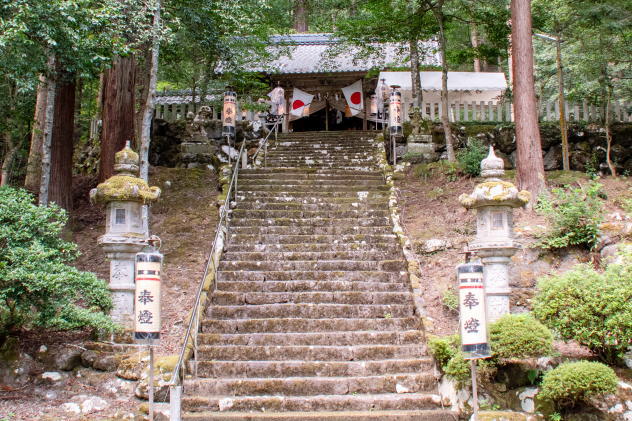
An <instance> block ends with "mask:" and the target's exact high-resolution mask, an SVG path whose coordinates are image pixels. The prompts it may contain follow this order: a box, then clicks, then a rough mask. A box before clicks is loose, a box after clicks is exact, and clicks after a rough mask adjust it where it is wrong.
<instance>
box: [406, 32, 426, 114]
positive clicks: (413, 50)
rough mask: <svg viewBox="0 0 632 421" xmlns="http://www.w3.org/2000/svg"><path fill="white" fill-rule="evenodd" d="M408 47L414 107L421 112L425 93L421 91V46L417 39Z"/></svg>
mask: <svg viewBox="0 0 632 421" xmlns="http://www.w3.org/2000/svg"><path fill="white" fill-rule="evenodd" d="M408 45H409V46H410V73H411V75H410V76H411V77H412V81H413V86H412V96H413V107H417V108H419V109H420V110H421V106H422V104H423V92H422V90H421V75H420V74H419V67H420V64H419V44H418V43H417V40H416V39H411V40H410V42H409V43H408Z"/></svg>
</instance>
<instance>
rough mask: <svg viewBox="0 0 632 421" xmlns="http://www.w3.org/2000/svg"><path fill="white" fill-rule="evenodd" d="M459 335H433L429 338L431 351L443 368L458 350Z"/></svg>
mask: <svg viewBox="0 0 632 421" xmlns="http://www.w3.org/2000/svg"><path fill="white" fill-rule="evenodd" d="M458 346H459V335H450V336H433V337H431V338H430V339H429V340H428V348H429V349H430V353H431V354H432V356H433V357H434V358H435V360H437V363H439V365H440V366H441V367H442V368H443V367H445V366H446V365H447V364H448V361H450V359H451V358H452V357H454V355H455V354H456V353H457V352H458Z"/></svg>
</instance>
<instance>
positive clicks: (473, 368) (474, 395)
mask: <svg viewBox="0 0 632 421" xmlns="http://www.w3.org/2000/svg"><path fill="white" fill-rule="evenodd" d="M470 368H471V371H472V409H473V410H474V416H473V417H472V421H478V384H477V379H476V360H470Z"/></svg>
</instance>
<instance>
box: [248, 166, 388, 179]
mask: <svg viewBox="0 0 632 421" xmlns="http://www.w3.org/2000/svg"><path fill="white" fill-rule="evenodd" d="M281 174H286V175H292V174H297V175H305V176H323V177H329V176H345V177H383V173H382V171H381V170H368V171H366V170H365V171H356V170H344V169H335V168H334V169H327V170H322V169H319V168H303V169H300V170H297V169H295V168H270V167H268V168H244V169H241V170H239V176H240V177H248V176H254V175H265V176H269V175H274V176H280V175H281Z"/></svg>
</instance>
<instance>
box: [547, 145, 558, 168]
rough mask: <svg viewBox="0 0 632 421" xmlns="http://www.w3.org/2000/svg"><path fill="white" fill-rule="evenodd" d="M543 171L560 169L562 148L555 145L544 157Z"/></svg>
mask: <svg viewBox="0 0 632 421" xmlns="http://www.w3.org/2000/svg"><path fill="white" fill-rule="evenodd" d="M543 159H544V169H545V170H546V171H553V170H559V169H561V168H562V147H561V146H558V145H555V146H552V147H551V149H549V150H548V152H547V153H546V154H545V155H544V158H543Z"/></svg>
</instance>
